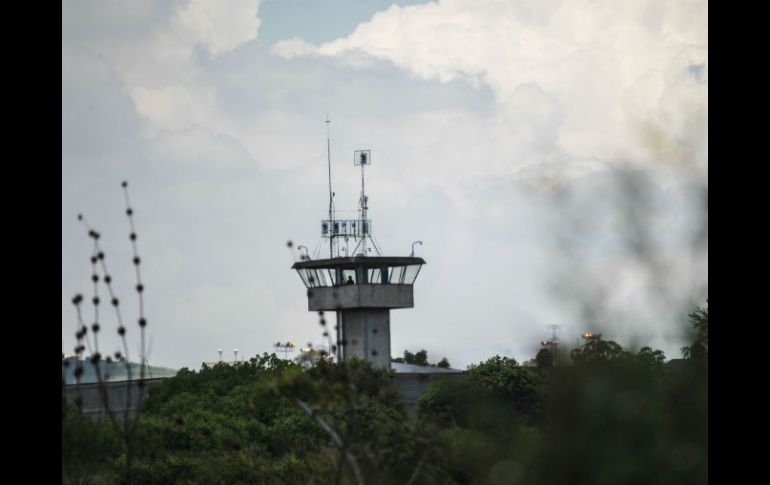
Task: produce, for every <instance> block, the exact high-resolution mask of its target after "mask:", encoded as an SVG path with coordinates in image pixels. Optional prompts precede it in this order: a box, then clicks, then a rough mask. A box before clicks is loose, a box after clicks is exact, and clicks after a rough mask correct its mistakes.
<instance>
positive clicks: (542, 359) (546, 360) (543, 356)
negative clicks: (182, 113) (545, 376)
mask: <svg viewBox="0 0 770 485" xmlns="http://www.w3.org/2000/svg"><path fill="white" fill-rule="evenodd" d="M535 363H536V365H537V367H538V368H539V369H544V368H546V367H553V354H551V352H550V351H549V350H548V349H540V351H539V352H538V353H537V355H536V356H535Z"/></svg>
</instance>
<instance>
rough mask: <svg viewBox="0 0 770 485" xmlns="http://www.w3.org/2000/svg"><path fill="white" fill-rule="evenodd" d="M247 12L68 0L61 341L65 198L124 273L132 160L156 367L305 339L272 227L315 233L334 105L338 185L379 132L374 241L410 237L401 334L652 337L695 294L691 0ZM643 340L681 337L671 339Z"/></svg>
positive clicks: (391, 248)
mask: <svg viewBox="0 0 770 485" xmlns="http://www.w3.org/2000/svg"><path fill="white" fill-rule="evenodd" d="M258 8H259V2H256V1H254V2H238V3H237V4H231V3H227V4H224V3H222V2H202V1H179V2H173V3H163V4H162V5H161V4H158V3H156V2H128V3H125V2H124V3H121V2H110V3H108V4H99V5H96V6H94V8H93V9H85V8H82V4H79V3H67V2H65V5H64V6H63V37H62V44H63V46H62V64H63V67H62V137H63V144H62V172H63V178H62V241H63V242H62V293H63V294H62V302H63V304H62V315H63V317H62V318H63V324H65V325H64V326H63V340H64V341H65V342H69V341H70V340H71V338H70V335H71V333H72V332H71V331H70V330H71V325H69V323H68V319H67V315H70V314H71V308H69V306H70V305H69V304H68V303H67V302H68V301H69V297H68V294H69V293H70V292H74V291H78V290H79V291H83V290H85V289H86V288H88V271H87V267H88V264H87V263H88V257H89V248H88V245H87V244H88V242H87V238H85V237H84V235H83V234H82V231H81V228H80V227H78V226H77V225H76V224H75V221H74V214H76V213H77V212H80V211H85V212H87V213H88V215H89V220H90V221H91V222H92V223H93V224H95V225H98V226H99V227H100V228H101V229H102V231H101V232H102V233H103V234H104V235H105V244H108V247H109V249H110V253H109V254H110V257H111V258H113V257H114V258H115V260H116V261H123V259H125V262H126V264H125V265H121V264H117V263H116V269H115V280H116V282H117V281H121V282H122V283H121V284H122V285H123V286H122V288H124V289H129V290H130V288H131V285H130V281H131V277H132V275H131V269H132V268H131V265H130V254H129V252H128V247H127V246H126V247H123V246H122V245H121V244H120V241H121V239H120V238H122V237H123V236H122V235H123V234H124V233H125V231H126V229H125V221H124V220H122V218H121V217H120V214H122V211H123V209H122V207H121V199H120V197H119V191H118V187H119V185H118V184H119V181H120V180H121V179H123V178H128V179H129V180H130V181H131V182H132V190H133V191H134V192H132V193H133V197H134V199H135V200H136V206H137V219H138V223H139V225H140V228H141V230H140V250H141V251H143V252H145V254H146V256H144V258H145V260H146V261H147V273H146V278H147V288H148V291H147V302H148V312H149V313H150V315H152V316H151V320H150V321H151V323H152V324H153V325H151V327H152V330H151V331H152V332H154V339H155V340H154V342H155V343H154V355H155V356H157V357H158V358H159V359H161V362H157V363H160V364H162V363H165V364H168V365H175V366H180V365H189V366H192V367H197V366H198V365H199V363H200V362H201V361H203V360H209V359H211V358H213V356H215V355H216V354H214V352H215V350H216V348H219V347H223V348H231V347H238V348H239V349H241V350H242V351H243V352H247V353H251V354H253V353H256V352H262V351H269V350H271V344H272V342H275V341H278V340H281V341H286V340H295V341H297V342H298V343H302V344H304V343H305V342H307V341H318V340H319V331H318V328H317V323H316V321H315V317H314V315H312V314H310V313H307V312H305V311H304V308H306V307H305V306H304V305H305V303H304V291H303V288H302V285H301V283H300V282H299V280H298V278H297V277H296V275H294V274H292V273H291V272H290V270H289V269H288V267H289V266H290V264H291V255H290V253H289V252H288V251H287V249H286V247H285V242H286V240H287V239H289V238H291V239H293V240H295V243H298V244H305V245H307V246H309V247H310V249H311V252H312V251H313V250H314V249H315V248H316V247H318V246H317V242H318V240H319V236H318V234H317V230H316V229H317V221H318V220H319V219H320V218H322V217H324V212H325V209H324V208H323V204H324V201H325V200H326V196H327V195H326V190H327V187H326V151H325V150H326V140H325V131H324V130H325V126H324V123H323V120H324V118H325V116H326V114H327V113H330V114H331V117H332V120H333V121H332V125H331V132H332V144H331V146H332V160H333V165H334V166H333V178H334V186H335V191H336V193H337V199H336V200H337V207H338V208H340V209H353V208H354V207H355V203H356V199H357V197H358V190H359V184H360V173H359V172H357V171H356V170H354V169H353V167H352V163H351V162H352V160H351V158H352V151H353V150H354V149H359V148H372V149H373V161H374V165H373V166H372V167H371V169H370V170H369V175H368V177H369V178H368V179H367V190H368V192H369V195H370V200H371V205H372V210H371V215H372V216H373V218H374V228H375V231H376V235H377V237H378V240H379V241H380V242H381V244H382V246H383V248H384V249H385V251H386V253H388V254H407V253H408V252H409V250H410V248H411V242H412V241H414V240H417V239H421V240H423V241H425V245H424V246H422V247H420V248H418V252H420V253H421V255H422V256H424V257H425V258H426V259H427V260H428V266H427V267H426V268H425V269H424V270H423V271H422V272H421V274H420V278H419V279H418V281H417V287H416V290H415V291H416V307H415V308H414V309H411V310H399V311H395V312H394V315H393V322H394V325H393V352H394V355H397V354H399V353H400V352H401V351H402V350H403V349H405V348H408V349H411V350H417V349H418V347H425V348H427V349H429V350H430V351H431V355H433V353H440V354H443V355H446V356H447V357H449V360H450V361H451V362H452V363H453V364H455V365H457V366H460V367H462V366H464V365H466V364H468V363H472V362H476V361H478V360H480V359H482V358H485V357H488V356H489V355H490V354H492V353H494V352H512V353H514V355H515V357H516V358H517V359H519V360H525V359H526V358H528V357H530V356H531V355H529V353H531V354H532V355H534V353H533V352H531V345H532V343H533V342H535V343H536V342H538V341H539V340H541V339H542V337H543V336H544V335H543V334H544V333H546V325H549V324H554V323H556V324H560V325H562V326H563V332H565V337H566V336H567V333H568V332H572V334H573V335H575V334H576V333H577V332H579V331H585V330H591V328H586V326H587V325H598V326H600V325H604V326H605V328H608V329H611V330H614V332H615V333H617V334H622V335H630V334H633V333H637V334H638V333H640V332H643V333H646V334H649V335H653V334H654V335H656V336H661V335H664V334H667V335H668V334H671V333H676V331H677V330H676V324H677V322H678V319H679V318H680V317H681V311H682V309H687V308H688V306H690V305H691V304H692V303H693V302H701V300H702V298H703V295H704V293H705V292H706V291H707V277H708V273H707V230H706V232H705V233H704V227H706V228H707V223H706V221H707V209H706V206H705V205H704V203H703V202H704V198H705V195H704V194H705V193H706V191H705V187H706V183H707V161H708V145H707V119H708V118H707V117H708V113H707V112H708V105H707V89H708V59H707V53H708V52H707V43H706V15H707V4H706V2H705V1H694V2H677V3H676V4H671V3H669V2H657V1H643V2H601V1H587V0H584V1H578V0H564V1H538V2H532V1H514V2H509V1H485V2H479V1H473V2H471V1H468V0H454V1H439V2H436V3H427V4H424V5H413V6H408V7H399V6H392V7H390V8H389V9H387V10H384V11H382V12H378V13H376V14H375V15H374V16H373V17H372V18H371V19H370V20H369V21H367V22H364V23H362V24H360V25H359V26H357V27H356V28H355V29H353V31H352V33H351V34H350V35H348V36H346V37H344V38H340V39H336V40H334V41H331V42H328V43H324V44H321V45H313V44H311V43H308V42H306V41H304V40H302V39H298V38H294V39H287V40H284V41H281V42H278V43H276V44H274V45H272V46H269V45H263V44H262V43H260V42H259V39H258V33H259V26H260V22H261V20H260V19H259V17H258ZM112 235H114V237H113V236H112ZM126 242H127V241H126ZM121 258H123V259H121ZM82 263H86V264H82ZM124 266H125V267H124ZM468 302H472V303H471V304H469V303H468ZM148 328H149V327H148ZM606 333H607V334H610V335H611V334H612V333H613V332H611V331H607V332H606ZM236 342H237V343H236ZM651 343H652V344H653V345H658V346H662V345H659V344H666V345H668V347H665V348H666V350H667V352H668V354H669V357H672V356H676V354H675V353H674V355H672V352H671V351H672V350H675V349H676V348H677V347H678V345H679V343H678V342H675V341H666V340H663V341H653V342H651ZM108 344H109V340H105V345H108ZM65 348H69V347H68V344H66V343H65Z"/></svg>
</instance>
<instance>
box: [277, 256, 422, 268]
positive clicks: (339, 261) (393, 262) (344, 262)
mask: <svg viewBox="0 0 770 485" xmlns="http://www.w3.org/2000/svg"><path fill="white" fill-rule="evenodd" d="M414 264H425V260H424V259H422V258H418V257H414V256H360V255H359V256H351V257H346V258H331V259H315V260H308V261H297V262H296V263H294V265H292V267H291V268H292V269H326V268H329V269H331V268H341V269H355V268H360V267H362V266H363V267H365V268H379V267H382V266H410V265H414Z"/></svg>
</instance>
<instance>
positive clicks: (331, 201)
mask: <svg viewBox="0 0 770 485" xmlns="http://www.w3.org/2000/svg"><path fill="white" fill-rule="evenodd" d="M325 123H326V161H327V163H328V165H329V229H330V231H331V234H330V237H329V257H330V258H333V257H334V192H332V155H331V141H329V123H331V120H330V119H329V114H328V113H327V114H326V121H325Z"/></svg>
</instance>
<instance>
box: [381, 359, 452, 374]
mask: <svg viewBox="0 0 770 485" xmlns="http://www.w3.org/2000/svg"><path fill="white" fill-rule="evenodd" d="M390 368H391V369H393V371H394V372H396V373H397V374H410V373H412V374H457V373H460V372H463V371H461V370H460V369H448V368H445V367H431V366H428V365H415V364H402V363H401V362H391V363H390Z"/></svg>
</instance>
